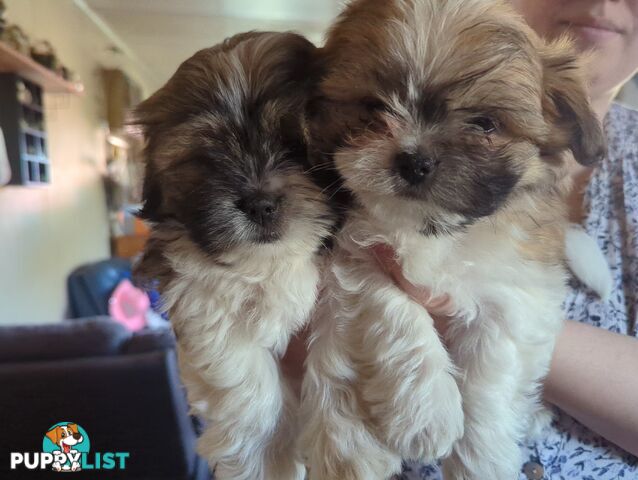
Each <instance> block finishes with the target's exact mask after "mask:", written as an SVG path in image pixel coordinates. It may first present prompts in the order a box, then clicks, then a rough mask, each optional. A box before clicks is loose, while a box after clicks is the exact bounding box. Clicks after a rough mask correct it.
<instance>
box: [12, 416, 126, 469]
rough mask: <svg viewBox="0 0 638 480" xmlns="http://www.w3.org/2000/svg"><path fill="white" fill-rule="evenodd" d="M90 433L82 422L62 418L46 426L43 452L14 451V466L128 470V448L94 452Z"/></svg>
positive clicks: (14, 467) (17, 467)
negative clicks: (62, 420) (117, 450)
mask: <svg viewBox="0 0 638 480" xmlns="http://www.w3.org/2000/svg"><path fill="white" fill-rule="evenodd" d="M90 450H91V441H90V440H89V435H88V434H87V433H86V430H84V429H83V428H82V427H81V426H80V425H78V424H77V423H73V422H59V423H56V424H55V425H53V426H52V427H51V428H49V429H48V430H47V432H46V433H45V434H44V438H43V439H42V452H11V470H17V469H19V468H26V469H28V470H46V469H50V470H53V471H54V472H65V473H67V472H79V471H81V470H114V469H119V470H125V469H126V461H127V460H128V459H129V457H130V456H131V454H130V453H129V452H93V455H90Z"/></svg>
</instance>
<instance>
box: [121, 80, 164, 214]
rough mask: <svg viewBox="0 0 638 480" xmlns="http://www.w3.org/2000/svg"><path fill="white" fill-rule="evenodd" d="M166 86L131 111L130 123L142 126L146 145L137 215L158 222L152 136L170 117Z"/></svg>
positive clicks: (158, 198)
mask: <svg viewBox="0 0 638 480" xmlns="http://www.w3.org/2000/svg"><path fill="white" fill-rule="evenodd" d="M165 89H166V86H165V87H163V88H161V89H160V90H158V91H157V92H155V94H153V95H152V96H151V97H149V98H148V99H146V100H145V101H143V102H142V103H140V104H139V105H138V106H137V107H136V108H135V110H134V111H133V112H132V118H131V120H130V123H131V124H133V125H138V126H140V127H141V128H142V131H143V134H144V140H145V142H146V145H145V147H144V164H145V172H144V183H143V185H142V202H143V204H144V206H143V207H142V209H141V210H140V211H139V213H138V216H139V217H140V218H143V219H144V220H150V221H152V222H159V221H160V220H161V218H162V208H161V206H162V192H161V187H160V182H159V180H158V178H157V174H156V173H155V166H154V162H153V158H152V156H153V150H154V138H155V136H156V135H161V134H162V125H163V123H165V122H166V120H167V118H170V115H171V112H170V110H169V109H167V108H166V107H165V104H166V102H165V100H164V97H165V96H166V92H165Z"/></svg>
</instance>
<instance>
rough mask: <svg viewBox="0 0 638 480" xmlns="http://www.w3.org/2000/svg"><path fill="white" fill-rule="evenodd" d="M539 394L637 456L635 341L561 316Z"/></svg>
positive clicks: (637, 358) (637, 349)
mask: <svg viewBox="0 0 638 480" xmlns="http://www.w3.org/2000/svg"><path fill="white" fill-rule="evenodd" d="M545 399H546V400H547V401H548V402H550V403H553V404H554V405H556V406H558V407H559V408H561V409H562V410H564V411H565V412H567V413H568V414H570V415H571V416H572V417H574V418H575V419H577V420H578V421H579V422H581V423H582V424H583V425H586V426H587V427H589V428H590V429H591V430H593V431H594V432H596V433H598V434H599V435H601V436H603V437H605V438H606V439H607V440H609V441H610V442H613V443H615V444H616V445H618V446H620V447H621V448H623V449H625V450H627V451H628V452H629V453H632V454H634V455H638V340H636V339H635V338H633V337H629V336H626V335H619V334H616V333H611V332H609V331H607V330H603V329H601V328H597V327H593V326H591V325H587V324H584V323H579V322H574V321H567V322H566V324H565V327H564V329H563V331H562V332H561V334H560V335H559V337H558V340H557V343H556V349H555V350H554V357H553V359H552V364H551V367H550V371H549V375H548V376H547V379H546V380H545Z"/></svg>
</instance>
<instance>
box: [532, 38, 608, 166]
mask: <svg viewBox="0 0 638 480" xmlns="http://www.w3.org/2000/svg"><path fill="white" fill-rule="evenodd" d="M541 60H542V63H543V73H544V80H543V88H544V95H543V97H544V98H543V109H544V111H545V115H546V117H547V119H548V120H549V122H550V124H551V128H552V130H553V131H552V132H550V139H549V145H548V147H549V149H550V151H551V150H554V151H555V150H560V149H564V148H569V149H570V150H571V151H572V153H573V154H574V157H575V158H576V161H578V163H580V164H581V165H594V164H595V163H597V162H599V161H601V160H602V159H603V158H604V156H605V154H606V152H607V146H606V142H605V136H604V133H603V130H602V126H601V124H600V121H599V120H598V118H597V117H596V115H595V114H594V112H593V110H592V108H591V106H590V103H589V98H588V95H587V90H586V84H585V81H584V73H583V66H582V59H581V58H580V57H579V56H578V55H577V54H576V53H575V51H574V50H573V48H572V46H571V42H570V41H569V40H568V39H565V38H563V39H559V40H557V41H555V42H553V43H551V44H548V45H545V46H543V47H542V48H541Z"/></svg>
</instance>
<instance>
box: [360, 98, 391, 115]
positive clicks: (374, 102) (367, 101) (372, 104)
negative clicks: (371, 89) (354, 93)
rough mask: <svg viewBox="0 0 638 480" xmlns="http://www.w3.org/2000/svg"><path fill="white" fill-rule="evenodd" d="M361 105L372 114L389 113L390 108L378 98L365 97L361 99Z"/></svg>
mask: <svg viewBox="0 0 638 480" xmlns="http://www.w3.org/2000/svg"><path fill="white" fill-rule="evenodd" d="M361 105H362V106H363V107H364V108H365V109H366V110H367V111H368V112H370V113H375V112H387V111H389V110H390V107H388V105H386V103H385V102H384V101H383V100H381V99H379V98H376V97H363V98H362V99H361Z"/></svg>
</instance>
